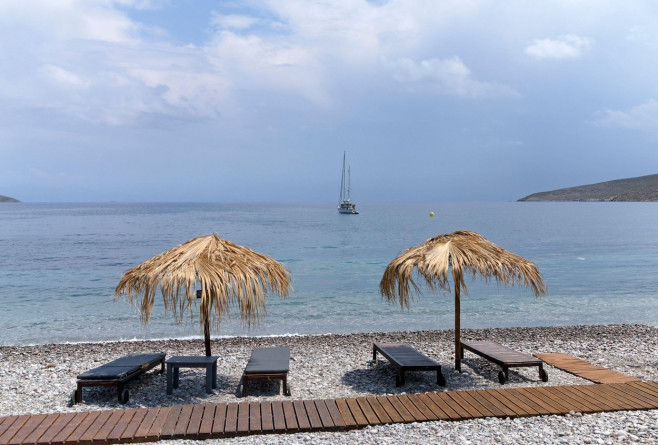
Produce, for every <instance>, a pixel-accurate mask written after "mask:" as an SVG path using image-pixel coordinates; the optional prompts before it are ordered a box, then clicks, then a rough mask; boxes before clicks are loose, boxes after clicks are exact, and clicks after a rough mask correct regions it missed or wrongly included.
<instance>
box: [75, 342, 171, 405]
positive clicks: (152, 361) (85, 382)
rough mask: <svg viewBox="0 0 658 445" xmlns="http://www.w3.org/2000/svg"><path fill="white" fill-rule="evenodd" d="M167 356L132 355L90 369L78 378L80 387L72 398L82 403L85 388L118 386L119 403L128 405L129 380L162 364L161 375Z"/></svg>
mask: <svg viewBox="0 0 658 445" xmlns="http://www.w3.org/2000/svg"><path fill="white" fill-rule="evenodd" d="M164 363H165V354H164V353H162V352H160V353H157V354H132V355H127V356H125V357H121V358H118V359H116V360H112V361H111V362H108V363H105V364H104V365H101V366H99V367H97V368H94V369H90V370H89V371H86V372H83V373H82V374H80V375H79V376H78V380H77V384H78V387H77V389H76V390H75V394H74V396H73V398H72V402H73V403H80V402H82V388H84V387H85V386H116V387H117V395H118V398H119V402H121V403H126V402H127V401H128V398H129V397H130V396H129V394H128V390H127V389H125V388H124V387H123V385H124V383H126V382H127V381H128V380H130V379H133V378H135V377H137V376H138V375H141V374H143V373H145V372H146V371H148V370H150V369H153V368H155V367H156V366H158V364H160V373H163V372H164Z"/></svg>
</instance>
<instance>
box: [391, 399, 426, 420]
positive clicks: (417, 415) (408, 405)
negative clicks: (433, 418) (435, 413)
mask: <svg viewBox="0 0 658 445" xmlns="http://www.w3.org/2000/svg"><path fill="white" fill-rule="evenodd" d="M397 399H398V400H399V401H400V403H401V404H402V405H403V406H404V407H405V409H406V410H407V411H409V414H411V415H412V416H413V418H414V420H413V421H414V422H418V421H423V420H427V419H426V418H425V416H424V415H423V413H421V412H420V410H419V409H418V408H416V405H414V402H412V401H411V399H410V398H409V395H408V394H400V395H398V396H397Z"/></svg>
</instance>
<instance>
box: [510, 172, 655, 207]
mask: <svg viewBox="0 0 658 445" xmlns="http://www.w3.org/2000/svg"><path fill="white" fill-rule="evenodd" d="M519 201H588V202H611V201H625V202H656V201H658V175H649V176H640V177H637V178H628V179H617V180H615V181H607V182H599V183H597V184H590V185H581V186H578V187H568V188H564V189H559V190H553V191H550V192H539V193H533V194H532V195H529V196H526V197H525V198H521V199H519Z"/></svg>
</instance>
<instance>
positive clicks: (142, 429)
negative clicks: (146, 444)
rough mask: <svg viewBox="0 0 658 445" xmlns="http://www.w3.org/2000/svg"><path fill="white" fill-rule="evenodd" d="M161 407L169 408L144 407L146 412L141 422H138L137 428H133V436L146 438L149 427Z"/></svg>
mask: <svg viewBox="0 0 658 445" xmlns="http://www.w3.org/2000/svg"><path fill="white" fill-rule="evenodd" d="M162 409H169V408H146V414H144V418H143V419H142V423H140V424H139V426H138V427H137V429H136V430H135V433H134V434H133V437H136V438H140V439H145V440H148V438H149V432H150V431H151V427H152V426H153V423H154V422H155V419H157V418H158V413H159V412H160V410H162Z"/></svg>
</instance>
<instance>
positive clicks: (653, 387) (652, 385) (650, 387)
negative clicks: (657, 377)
mask: <svg viewBox="0 0 658 445" xmlns="http://www.w3.org/2000/svg"><path fill="white" fill-rule="evenodd" d="M629 385H630V386H633V387H635V388H638V389H641V390H642V391H643V392H647V393H650V394H652V395H654V396H656V397H658V382H630V383H629Z"/></svg>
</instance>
